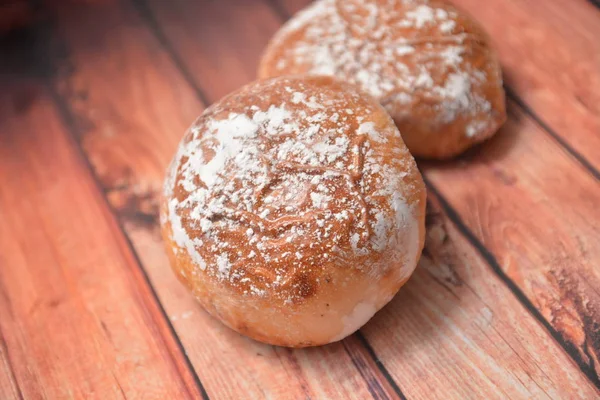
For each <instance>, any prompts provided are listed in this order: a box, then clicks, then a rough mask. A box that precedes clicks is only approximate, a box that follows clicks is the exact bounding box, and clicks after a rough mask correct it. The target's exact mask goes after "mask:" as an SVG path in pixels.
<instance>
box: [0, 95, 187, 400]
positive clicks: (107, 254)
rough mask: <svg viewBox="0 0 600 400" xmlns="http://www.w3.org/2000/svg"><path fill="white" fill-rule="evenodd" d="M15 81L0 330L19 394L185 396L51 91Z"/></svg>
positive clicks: (4, 122) (4, 175)
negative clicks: (49, 93) (51, 97)
mask: <svg viewBox="0 0 600 400" xmlns="http://www.w3.org/2000/svg"><path fill="white" fill-rule="evenodd" d="M5 87H6V86H5ZM23 89H24V90H25V93H23V92H22V91H21V89H19V90H16V91H13V90H9V91H3V92H2V93H1V94H0V110H1V111H0V121H1V123H0V132H1V135H0V181H1V182H2V184H3V187H2V190H1V191H0V221H2V223H1V224H0V254H2V257H1V259H0V260H1V263H2V268H0V294H1V296H0V315H2V318H0V332H1V335H2V337H3V338H4V346H5V348H6V353H8V354H9V355H10V360H11V366H12V369H13V374H14V376H15V378H16V381H17V382H18V385H19V387H20V390H21V391H22V393H23V396H24V397H25V398H101V399H106V398H125V397H132V398H134V397H142V396H146V397H167V396H170V395H174V396H176V397H178V398H195V397H196V395H197V393H198V392H197V388H196V387H195V385H194V383H193V381H191V380H189V379H187V378H189V373H188V374H186V373H185V370H186V366H185V363H184V361H183V356H182V354H181V353H179V352H178V351H179V350H178V348H177V347H176V346H174V342H173V340H172V337H169V335H168V331H167V330H166V329H165V320H164V318H163V317H162V314H160V311H159V308H158V306H157V304H156V302H155V299H154V297H152V295H151V293H150V292H149V291H148V288H147V286H145V282H143V281H140V277H139V276H138V274H137V272H136V270H137V269H138V266H137V265H136V262H135V259H133V258H132V255H131V253H130V252H129V251H128V248H127V246H126V245H125V243H124V239H123V237H122V235H120V233H119V231H118V228H117V226H116V225H115V221H114V219H113V218H112V216H111V215H110V214H109V213H108V210H107V208H106V203H105V201H104V199H103V198H102V196H101V193H100V192H99V191H98V188H97V186H96V184H95V182H94V181H93V180H92V177H91V176H90V174H89V172H88V170H87V168H86V166H85V162H84V161H83V159H82V158H81V157H80V156H79V153H78V150H76V148H74V146H73V142H72V141H71V140H70V138H69V137H68V136H67V134H66V133H65V130H64V127H63V125H62V124H61V122H60V121H59V118H58V115H57V112H56V109H55V108H54V107H53V105H52V101H51V99H50V98H49V96H48V94H47V93H46V92H45V90H44V88H39V87H37V85H35V86H25V87H23ZM67 210H68V212H67ZM92 227H93V229H90V228H92ZM3 353H4V350H3ZM4 365H6V364H4ZM186 375H187V377H186Z"/></svg>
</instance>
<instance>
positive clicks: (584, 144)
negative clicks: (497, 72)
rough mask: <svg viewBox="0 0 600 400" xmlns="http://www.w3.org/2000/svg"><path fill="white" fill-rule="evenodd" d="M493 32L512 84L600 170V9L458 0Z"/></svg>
mask: <svg viewBox="0 0 600 400" xmlns="http://www.w3.org/2000/svg"><path fill="white" fill-rule="evenodd" d="M454 2H455V3H456V4H457V5H458V6H460V7H462V8H463V9H465V10H468V12H469V13H471V14H472V15H473V16H474V17H475V18H476V19H477V20H478V21H480V22H481V23H482V24H483V26H484V27H485V28H486V30H487V31H488V32H489V33H490V34H491V36H492V38H493V41H494V44H495V46H496V48H497V49H498V52H499V55H500V59H501V61H502V65H503V69H504V75H505V81H506V83H507V84H508V86H509V87H510V88H512V89H514V91H515V92H516V94H517V95H518V96H519V97H520V98H521V99H522V100H523V101H524V102H525V103H526V104H527V105H528V106H529V107H530V108H531V109H533V112H534V113H535V114H536V115H537V116H538V117H539V118H540V119H541V120H542V121H544V123H545V124H546V125H548V127H549V128H551V129H552V130H553V131H555V132H556V134H557V135H559V136H560V137H561V138H562V140H564V141H565V142H566V143H568V144H569V145H570V146H571V147H572V148H574V149H575V150H576V151H577V152H578V153H580V154H582V155H583V156H584V157H585V158H586V159H587V160H588V161H589V162H590V163H591V164H592V165H593V166H594V167H595V168H596V170H600V151H598V149H599V148H600V106H599V104H600V90H598V88H600V41H598V37H600V10H599V9H598V8H596V7H594V5H592V4H591V2H589V1H586V0H575V1H565V0H548V1H536V2H532V1H527V0H493V1H487V2H485V3H484V2H481V1H477V0H454Z"/></svg>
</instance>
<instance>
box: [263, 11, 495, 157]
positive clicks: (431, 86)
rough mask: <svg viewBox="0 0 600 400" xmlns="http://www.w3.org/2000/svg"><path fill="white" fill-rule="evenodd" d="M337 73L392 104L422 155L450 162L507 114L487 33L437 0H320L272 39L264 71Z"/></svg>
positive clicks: (390, 108)
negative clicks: (449, 160) (448, 159)
mask: <svg viewBox="0 0 600 400" xmlns="http://www.w3.org/2000/svg"><path fill="white" fill-rule="evenodd" d="M290 74H314V75H331V76H336V77H338V78H340V79H342V80H344V81H347V82H351V83H355V84H357V85H359V86H360V88H361V89H362V90H363V91H365V92H367V93H369V94H371V95H372V96H373V97H375V98H376V99H378V100H379V102H380V103H381V104H382V105H383V106H384V107H385V108H386V109H387V111H388V112H389V113H390V115H391V116H392V118H393V119H394V121H395V122H396V124H397V126H398V128H399V129H400V132H401V133H402V138H403V139H404V141H405V143H406V145H407V146H408V148H409V150H410V151H411V153H412V154H413V155H414V156H416V157H424V158H435V159H445V158H449V157H453V156H455V155H457V154H459V153H461V152H462V151H464V150H465V149H467V148H469V147H470V146H472V145H474V144H475V143H478V142H481V141H483V140H485V139H487V138H489V137H490V136H492V135H493V134H494V133H495V132H496V131H497V130H498V128H499V127H500V126H501V125H502V124H503V123H504V121H505V119H506V111H505V100H504V91H503V88H502V77H501V71H500V66H499V63H498V59H497V56H496V53H495V52H494V50H493V49H492V47H491V45H490V40H489V38H488V35H487V34H486V33H485V32H484V30H483V29H482V28H481V27H480V26H479V25H478V24H477V23H476V22H475V21H474V20H473V19H472V18H470V17H469V16H468V15H466V14H465V13H463V12H461V11H459V10H457V9H456V8H455V7H453V6H452V5H450V4H449V3H447V2H445V1H439V0H430V1H428V0H320V1H316V2H315V3H314V4H311V5H310V6H309V7H307V8H306V9H305V10H303V11H301V12H300V13H298V14H297V15H296V16H295V17H293V18H292V19H291V20H290V21H289V22H288V23H287V24H285V25H284V26H283V28H282V29H281V30H280V31H279V32H278V33H277V34H276V35H275V37H274V38H273V39H272V41H271V43H270V45H269V46H268V48H267V50H266V51H265V54H264V56H263V58H262V61H261V64H260V67H259V77H261V78H267V77H273V76H279V75H290Z"/></svg>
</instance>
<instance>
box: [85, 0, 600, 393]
mask: <svg viewBox="0 0 600 400" xmlns="http://www.w3.org/2000/svg"><path fill="white" fill-rule="evenodd" d="M151 5H152V7H157V8H156V9H154V8H152V9H150V12H151V13H150V14H149V15H146V17H147V18H149V19H150V21H151V22H150V23H151V24H152V23H156V26H154V28H155V29H160V31H159V32H157V35H158V37H162V38H163V40H164V41H165V42H166V43H167V44H172V45H173V46H174V48H175V50H172V51H173V53H174V54H175V56H176V57H175V58H176V60H178V62H179V63H182V64H183V67H184V72H182V76H187V75H188V74H189V77H191V79H193V83H192V86H197V87H198V89H199V92H200V93H201V94H202V95H203V96H206V98H207V99H208V100H209V101H212V100H216V99H217V97H216V96H220V95H222V94H225V93H226V89H225V88H224V87H226V86H227V85H228V84H229V83H228V79H225V81H226V82H225V84H224V85H223V87H222V86H220V85H218V83H217V82H216V81H215V80H214V79H208V80H207V78H206V76H207V75H210V71H211V70H212V69H217V67H218V66H221V65H222V64H219V63H222V62H223V61H222V60H219V59H218V58H217V57H216V56H215V55H214V54H212V53H203V52H202V51H200V50H199V49H198V48H192V47H191V42H192V41H191V39H187V40H188V43H190V47H186V48H185V50H183V51H184V52H180V51H181V50H178V46H183V45H181V43H184V42H185V40H186V39H184V38H181V40H180V38H179V37H178V36H174V35H177V34H185V36H186V37H191V38H194V37H195V38H198V37H204V36H209V35H208V33H206V32H205V31H204V29H205V28H206V29H208V28H207V27H206V25H205V24H197V23H196V24H193V25H192V24H191V22H190V23H185V21H186V20H189V21H195V20H194V18H192V17H189V16H184V15H177V13H176V11H177V10H178V9H179V10H181V11H185V12H186V13H187V14H189V15H194V12H199V11H194V8H193V6H190V8H184V7H183V6H181V5H179V6H178V3H177V2H173V3H172V4H171V6H172V7H171V6H170V7H168V8H169V10H166V9H165V10H163V9H161V8H159V7H161V4H160V3H159V2H158V3H156V4H155V3H151ZM219 5H221V6H222V7H224V8H228V9H231V8H232V7H233V5H232V4H230V3H229V2H218V3H212V7H218V6H219ZM203 9H204V8H203ZM213 12H215V13H216V11H213ZM221 12H222V11H221ZM144 13H148V10H147V9H146V10H145V11H144ZM245 15H246V16H247V14H245ZM154 18H156V19H155V20H154ZM152 21H153V22H152ZM255 25H256V24H255ZM235 26H236V25H235V24H231V26H229V25H225V26H223V27H222V28H221V30H219V31H214V29H217V28H218V26H217V27H214V26H213V27H210V29H213V31H211V37H213V38H215V39H214V40H213V43H212V44H211V46H213V47H214V48H223V47H224V46H225V43H230V42H236V41H237V42H240V43H246V40H250V39H248V38H249V37H253V36H251V35H250V34H248V33H247V32H246V31H244V30H242V31H239V30H236V29H235ZM163 29H164V31H163ZM178 32H179V33H178ZM181 32H184V33H181ZM219 38H226V39H223V40H224V42H223V43H221V42H219ZM260 40H262V39H260ZM136 43H138V45H139V43H140V40H139V38H138V39H137V40H136ZM248 46H249V47H257V45H254V44H252V43H249V44H248ZM182 49H183V47H182ZM204 51H207V50H204ZM138 57H140V56H139V54H138V55H137V56H136V58H138ZM188 57H190V58H191V61H189V62H188ZM194 60H195V61H194ZM199 60H202V62H200V61H199ZM213 62H214V64H212V63H213ZM236 65H238V66H239V65H242V66H243V67H244V68H246V70H245V71H238V72H235V70H234V67H233V66H225V67H224V68H229V71H231V73H232V74H233V75H235V76H250V75H251V74H252V71H253V69H254V68H255V65H254V64H251V63H250V62H245V63H242V62H240V63H236ZM192 66H193V67H192ZM147 67H148V66H147ZM203 68H207V70H206V71H205V70H204V69H203ZM189 71H193V72H189ZM158 75H162V74H157V76H158ZM86 78H87V80H88V82H89V81H90V80H91V79H92V76H91V74H89V75H86ZM154 79H157V78H156V77H155V78H154ZM215 79H216V78H215ZM203 82H210V85H211V86H210V87H209V88H205V87H204V86H203ZM117 86H121V85H117ZM213 96H214V97H213ZM115 97H121V96H115ZM87 101H88V102H91V100H90V99H89V97H88V100H87ZM89 108H91V109H96V107H92V106H89ZM80 111H81V110H80ZM82 112H84V111H82ZM142 137H143V136H142ZM86 147H87V146H86ZM89 151H91V152H92V153H91V154H90V155H91V157H92V158H93V154H94V153H93V148H90V149H89ZM138 153H139V156H140V157H143V154H144V153H143V152H141V151H140V152H138ZM132 179H133V181H135V179H137V178H136V177H135V176H134V177H132ZM131 236H132V238H133V241H134V243H142V242H143V241H144V240H146V242H148V244H147V245H146V246H145V248H144V249H142V248H141V247H139V252H140V256H141V258H142V260H144V257H146V255H148V261H144V264H145V265H151V259H157V256H156V254H155V253H156V252H157V251H156V250H155V251H154V255H152V256H150V255H149V250H148V248H154V249H156V248H157V247H156V246H154V245H152V244H150V243H151V242H150V241H149V239H148V237H146V236H145V234H143V233H139V236H140V237H136V233H134V232H132V233H131ZM142 236H144V237H146V239H142V238H141V237H142ZM462 242H464V240H463V241H462ZM462 242H461V243H462ZM464 246H466V245H463V247H464ZM463 247H460V250H455V252H456V253H458V254H460V252H462V251H465V249H464V248H463ZM470 252H471V253H473V250H472V249H471V250H470ZM163 257H164V256H163ZM432 257H436V258H438V259H440V260H443V259H445V257H446V256H445V255H443V254H442V255H434V256H432ZM472 257H474V258H475V259H476V260H477V264H476V265H478V266H479V271H480V272H479V274H480V279H481V281H477V282H476V283H475V284H473V285H472V286H476V287H479V286H483V287H486V288H489V289H488V290H489V292H491V293H494V295H496V296H499V297H500V298H507V299H508V300H507V303H506V304H502V306H509V307H511V313H510V314H509V316H506V317H505V316H503V315H504V314H505V312H504V311H503V310H502V308H500V306H496V305H495V304H494V301H495V299H494V301H493V300H489V303H491V304H490V305H489V307H488V309H489V312H488V311H481V309H482V308H483V304H485V303H484V301H483V300H478V302H476V303H475V304H476V305H478V307H479V308H477V307H471V308H470V307H469V304H471V303H472V302H474V300H473V299H477V297H476V295H473V294H471V291H472V290H473V289H471V291H464V292H460V296H459V301H457V302H456V303H458V305H456V307H457V308H458V307H462V308H464V310H461V313H462V315H464V319H463V320H462V322H460V324H457V323H452V320H451V319H450V317H448V316H447V315H453V314H452V313H450V311H448V310H449V308H448V307H449V306H447V304H449V300H448V298H446V297H439V293H440V290H439V289H438V286H437V284H436V283H435V280H433V279H432V278H429V279H427V277H425V278H422V279H425V280H424V283H423V284H421V285H420V286H419V288H418V289H417V290H416V291H413V292H412V293H413V295H412V297H411V300H410V301H409V303H408V305H407V307H408V308H410V307H414V310H415V311H414V314H416V315H417V316H420V315H424V316H428V315H429V317H428V318H425V319H421V320H420V321H421V322H419V324H420V325H418V324H417V325H416V326H415V322H414V320H417V321H418V320H419V319H418V317H414V316H413V319H408V320H405V319H403V318H405V317H404V315H405V314H404V308H403V307H401V308H399V309H397V311H395V312H392V313H391V315H388V314H386V313H389V311H387V310H388V308H386V311H384V312H383V313H382V315H388V317H387V318H386V319H383V321H384V322H381V323H380V325H377V326H378V328H373V330H370V329H372V328H370V326H371V325H368V326H367V328H366V329H365V336H366V337H367V339H368V340H369V342H370V343H372V344H373V349H374V351H375V353H376V355H378V356H379V357H380V358H381V359H385V362H384V365H385V367H386V368H387V369H388V370H389V371H390V372H391V373H392V375H393V376H394V378H395V379H396V380H397V381H399V382H401V384H400V389H401V390H402V391H403V392H404V391H408V392H409V393H412V394H413V395H415V396H423V394H425V393H427V391H428V390H431V389H429V384H432V383H436V384H440V382H441V384H440V386H439V387H448V386H449V387H450V388H451V390H450V389H447V390H449V391H450V392H452V393H453V395H455V396H460V395H463V396H464V395H468V394H469V393H478V394H480V395H487V396H491V397H501V396H503V395H506V394H510V395H514V396H517V397H524V396H525V395H529V396H530V397H534V398H544V396H545V395H544V393H545V392H548V393H554V394H555V395H556V394H560V395H563V396H567V395H568V394H569V393H578V392H577V391H579V395H580V396H579V397H581V398H585V396H590V395H591V396H593V395H594V394H595V392H594V388H593V386H591V385H590V383H589V382H588V381H587V380H586V377H585V376H584V375H583V374H582V373H581V371H579V370H578V369H577V367H576V366H574V365H573V364H572V363H571V362H570V361H569V359H568V357H567V356H566V354H565V353H564V351H563V350H562V349H561V348H560V347H559V346H557V344H556V343H554V342H553V339H552V337H551V336H550V335H548V334H547V332H545V331H544V330H543V329H542V328H541V327H540V326H539V324H538V323H537V322H536V321H535V320H533V319H532V318H531V317H530V316H529V315H528V312H527V310H526V309H524V308H523V307H522V306H520V305H519V303H518V302H517V301H516V299H514V298H513V297H512V295H511V293H510V291H509V289H508V288H506V287H504V286H503V285H502V284H501V282H500V281H499V280H498V279H497V278H495V277H493V275H491V274H490V272H489V267H488V266H486V264H485V261H484V260H483V259H482V258H481V257H480V256H477V255H476V254H475V255H472ZM457 263H460V261H459V262H457ZM150 268H151V269H154V268H152V267H150ZM440 268H447V267H440ZM157 269H158V267H157ZM434 269H435V268H434ZM423 273H424V272H421V273H420V274H423ZM151 274H152V273H151ZM162 279H167V277H166V276H161V282H163V281H162ZM463 279H464V278H463ZM161 285H162V283H161ZM157 289H158V288H157ZM158 290H160V289H158ZM421 293H425V295H423V294H421ZM476 293H479V292H476ZM182 296H184V294H182ZM421 296H429V297H431V298H433V299H434V300H435V301H437V303H435V302H433V301H430V302H429V303H426V304H427V307H425V306H424V305H423V304H421ZM461 296H464V297H466V298H467V299H468V300H464V303H463V302H462V301H461V299H462V297H461ZM469 296H470V297H469ZM450 297H452V296H450ZM165 303H168V302H167V301H165ZM450 304H452V303H450ZM390 307H392V306H390ZM440 309H441V310H442V311H439V310H440ZM490 312H491V313H492V314H493V315H494V317H493V318H492V322H490V324H491V326H493V329H494V330H495V331H494V332H499V333H488V332H487V331H484V332H483V333H480V330H477V329H473V328H471V327H470V324H471V323H472V322H471V319H472V318H473V319H477V318H479V319H482V318H485V315H488V314H489V313H490ZM482 313H483V314H485V313H488V314H485V315H484V316H483V317H482V316H481V314H482ZM194 314H195V312H194ZM182 315H183V314H182ZM381 318H384V317H381ZM449 319H450V321H449ZM488 319H489V318H488ZM179 321H180V320H179V318H177V320H176V321H175V324H176V328H177V330H178V332H180V335H182V337H183V336H184V335H186V333H185V332H186V330H187V329H190V327H189V326H188V325H193V324H195V323H196V322H195V321H192V320H191V318H187V319H185V320H184V321H185V322H181V324H185V326H178V325H177V324H178V323H179ZM375 321H377V319H376V320H375ZM394 321H401V322H399V323H398V325H394ZM432 321H441V322H440V324H443V323H444V322H445V323H446V324H447V326H444V328H439V330H438V332H437V334H436V336H435V338H436V340H440V341H442V342H444V340H443V339H444V338H445V337H449V338H450V339H448V341H447V342H444V343H445V346H446V347H447V349H446V350H445V351H444V352H443V353H441V354H440V351H439V349H438V348H436V346H432V345H431V343H430V342H427V341H423V344H421V345H420V342H419V338H420V337H421V336H422V334H421V332H422V331H423V330H431V329H432V328H431V325H432ZM213 323H214V324H215V325H214V329H219V325H218V323H216V322H214V321H213ZM373 324H375V322H373ZM516 324H522V325H523V326H524V327H523V331H522V333H521V334H523V335H525V334H531V335H533V336H534V337H535V338H536V340H535V341H534V343H532V344H529V343H528V345H527V347H525V346H517V345H518V342H519V340H518V337H515V336H514V334H513V328H512V326H513V325H516ZM390 325H391V326H392V327H393V326H398V327H401V330H402V331H406V335H408V337H411V338H414V339H412V341H411V342H410V343H411V345H410V346H406V347H408V348H409V350H410V351H412V353H410V354H407V353H406V354H405V353H399V352H398V349H399V348H403V347H404V346H403V343H404V340H405V337H404V336H401V335H398V334H395V332H396V330H395V329H393V328H392V329H389V328H386V327H387V326H390ZM221 329H223V330H226V329H225V328H221ZM490 329H492V328H490ZM227 332H229V331H227ZM485 335H488V336H491V339H490V338H488V336H485ZM234 337H235V335H233V337H227V338H226V340H227V342H228V343H231V341H235V340H236V339H235V338H234ZM504 337H507V338H508V339H506V340H507V341H508V342H509V344H510V345H498V344H496V343H497V342H501V343H504V339H502V338H504ZM238 340H242V341H243V342H244V344H243V345H240V347H239V350H240V351H243V349H245V348H247V346H249V343H251V342H249V341H246V340H245V339H240V338H239V337H238ZM352 341H354V342H356V343H358V342H360V341H359V340H356V339H355V338H352V339H349V340H347V341H345V342H344V345H347V343H349V342H350V343H352ZM184 342H185V339H184ZM465 343H466V344H465ZM358 344H360V343H358ZM197 345H199V344H197ZM215 345H217V344H215ZM230 345H231V344H230ZM510 346H514V347H515V348H516V350H514V349H511V347H510ZM186 347H187V346H186ZM330 347H331V348H334V346H330ZM524 347H525V348H524ZM356 348H358V347H356ZM498 348H499V349H500V350H498ZM326 349H328V348H326ZM548 349H550V351H548ZM322 350H324V349H313V350H311V351H297V352H294V351H287V350H282V349H276V350H275V353H277V354H281V353H285V352H287V353H289V354H292V355H294V358H295V359H296V361H294V362H289V363H288V364H287V367H286V368H287V370H288V371H291V375H292V376H293V375H294V374H297V375H298V376H302V377H304V379H303V380H301V383H300V388H301V389H304V390H305V391H304V393H305V394H306V393H308V394H309V395H310V396H311V397H317V398H318V397H319V396H331V394H332V393H336V392H331V390H332V389H331V388H330V387H329V385H330V384H331V382H330V381H329V380H327V381H323V382H322V387H321V388H319V389H315V388H311V389H309V390H307V389H306V387H307V386H308V385H314V384H315V381H318V380H319V379H318V377H319V376H321V375H322V374H323V373H327V371H328V372H329V373H331V372H332V371H333V372H336V371H337V368H333V369H328V370H324V371H322V372H318V373H316V374H315V369H314V362H308V363H306V364H304V365H306V369H304V370H298V368H297V367H296V366H295V365H297V364H298V363H299V362H298V360H300V364H302V360H304V359H305V357H306V354H311V357H314V354H319V353H322ZM205 351H207V350H205V349H203V350H202V351H200V350H199V351H198V353H201V354H205V353H204V352H205ZM349 353H350V354H352V351H349ZM359 354H360V355H361V356H362V357H363V358H362V360H363V361H364V360H371V361H370V363H373V361H372V358H371V357H367V358H364V356H363V355H364V354H365V353H364V351H361V352H360V353H359ZM465 354H468V357H467V356H465ZM490 354H491V355H490ZM319 357H322V355H319ZM341 357H344V355H343V354H340V353H339V352H338V350H337V349H336V350H335V351H334V352H333V357H332V358H331V363H332V364H333V363H334V362H335V360H336V359H339V358H341ZM384 357H385V358H384ZM409 357H412V359H410V358H409ZM469 357H473V358H474V361H470V359H469ZM520 357H524V358H525V359H526V361H522V360H521V358H520ZM192 358H193V357H192ZM280 359H281V358H280ZM352 359H353V361H354V362H355V364H357V363H360V361H357V358H356V357H353V358H352ZM407 359H410V360H411V362H408V363H406V360H407ZM248 360H252V359H251V358H248ZM423 360H427V362H426V363H424V362H423ZM457 360H458V361H457ZM309 361H310V360H309ZM249 362H255V361H254V360H252V361H249ZM423 365H425V366H423ZM440 365H442V366H444V367H445V369H444V372H443V373H442V374H441V376H438V374H435V376H431V375H432V374H430V373H428V371H431V370H436V369H439V368H440ZM545 365H558V366H560V367H557V368H553V371H552V372H551V373H550V374H548V373H544V372H545V371H544V368H545V367H544V366H545ZM269 368H273V366H272V365H271V366H270V367H266V368H265V371H269ZM294 368H295V369H294ZM365 371H373V368H370V369H365ZM465 371H467V372H465ZM199 373H203V372H199ZM265 373H266V374H268V373H269V372H265ZM504 375H506V376H509V377H511V378H510V379H503V378H502V377H503V376H504ZM547 375H549V376H550V377H547ZM340 376H341V375H340ZM408 376H411V377H412V379H408V378H407V377H408ZM424 376H426V377H428V378H429V379H430V380H429V381H427V383H425V384H423V383H421V382H420V379H421V380H422V379H423V377H424ZM488 376H491V378H489V377H488ZM565 377H566V378H565ZM211 379H213V378H211V376H210V375H208V376H206V377H205V376H202V381H203V382H204V383H205V385H206V386H207V387H211V385H212V383H211ZM259 379H260V377H259ZM563 380H565V381H566V382H565V383H563ZM302 381H304V382H302ZM307 382H310V383H307ZM234 390H238V389H234ZM208 391H209V393H211V390H210V389H209V390H208ZM373 392H374V391H372V392H371V394H373ZM217 393H218V392H217ZM338 393H339V392H338ZM228 394H231V393H228ZM436 395H438V396H441V395H442V393H436ZM555 397H556V396H555Z"/></svg>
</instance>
